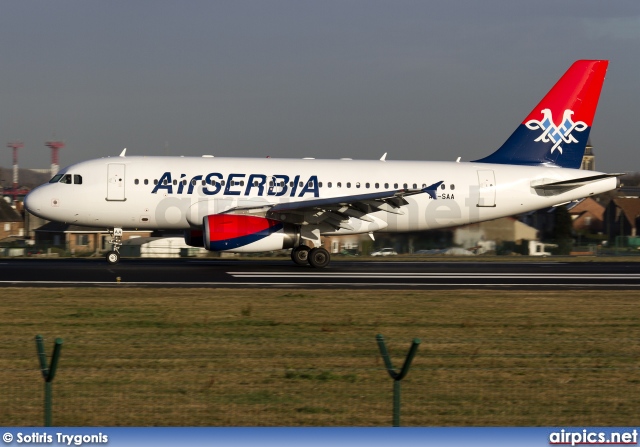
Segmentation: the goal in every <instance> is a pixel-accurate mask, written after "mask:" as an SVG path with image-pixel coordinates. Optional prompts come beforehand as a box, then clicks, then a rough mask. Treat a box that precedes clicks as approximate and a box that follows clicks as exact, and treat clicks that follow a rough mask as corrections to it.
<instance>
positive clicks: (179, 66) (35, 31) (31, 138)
mask: <svg viewBox="0 0 640 447" xmlns="http://www.w3.org/2000/svg"><path fill="white" fill-rule="evenodd" d="M577 59H608V60H610V64H609V70H608V73H607V79H606V81H605V85H604V88H603V91H602V95H601V99H600V104H599V106H598V110H597V113H596V117H595V120H594V125H593V129H592V131H591V142H592V144H593V146H594V152H595V155H596V168H597V170H599V171H606V172H628V171H640V156H639V155H638V154H639V152H640V150H639V149H640V147H639V146H640V145H639V144H638V135H637V133H638V132H637V131H638V127H639V124H640V121H639V117H640V2H639V1H638V0H615V1H602V0H537V1H535V2H523V1H518V2H516V1H509V0H503V1H498V0H482V1H477V0H464V1H458V0H444V1H427V0H422V1H405V0H393V1H376V0H366V1H365V0H316V1H305V0H291V1H284V0H282V1H281V0H273V1H271V0H228V1H213V0H181V1H167V0H153V1H139V0H126V1H125V0H110V1H108V2H107V1H97V0H56V1H51V0H38V1H36V0H22V1H19V2H11V1H6V2H3V4H2V13H1V14H0V143H2V146H3V147H4V148H5V149H4V150H3V151H0V166H3V167H9V166H10V165H11V164H12V156H11V150H10V149H9V148H7V147H6V144H7V143H8V142H10V141H13V140H20V141H23V142H24V148H23V149H21V150H20V155H19V157H20V163H19V164H20V166H21V167H26V168H45V167H48V166H49V165H50V159H51V155H50V150H49V149H47V148H46V147H45V145H44V143H45V142H46V141H49V140H60V141H63V142H64V143H65V145H66V146H65V148H64V149H62V150H61V152H60V165H61V166H67V165H69V164H72V163H76V162H79V161H82V160H87V159H91V158H99V157H104V156H116V155H118V154H119V153H120V152H121V151H122V149H123V148H125V147H126V148H127V155H185V156H187V155H195V156H199V155H203V154H211V155H215V156H243V157H245V156H246V157H265V156H270V157H285V158H301V157H316V158H341V157H350V158H354V159H378V158H380V157H381V156H382V154H383V153H385V152H388V155H387V159H388V160H445V161H446V160H455V159H456V158H457V157H459V156H460V157H462V161H469V160H474V159H477V158H482V157H484V156H486V155H488V154H490V153H491V152H493V151H494V150H495V149H497V148H498V147H499V146H500V145H501V144H502V143H503V142H504V141H505V140H506V139H507V137H508V136H509V135H510V134H511V133H512V132H513V130H515V128H516V127H517V126H518V125H519V124H520V123H521V122H522V120H523V119H524V118H525V117H526V116H527V114H528V113H529V111H530V110H531V109H532V108H533V107H534V106H535V105H536V104H537V103H538V101H539V100H540V99H541V98H542V97H543V96H544V94H545V93H546V92H547V91H548V90H549V89H550V88H551V86H552V85H553V84H554V83H555V82H556V80H557V79H558V78H559V77H560V76H561V75H562V74H563V73H564V72H565V71H566V69H567V68H568V67H569V66H570V65H571V64H572V63H573V62H574V61H575V60H577Z"/></svg>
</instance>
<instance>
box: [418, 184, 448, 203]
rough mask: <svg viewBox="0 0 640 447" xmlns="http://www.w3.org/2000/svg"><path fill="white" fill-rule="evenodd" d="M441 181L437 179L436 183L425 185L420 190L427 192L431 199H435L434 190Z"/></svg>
mask: <svg viewBox="0 0 640 447" xmlns="http://www.w3.org/2000/svg"><path fill="white" fill-rule="evenodd" d="M443 183H444V181H439V182H437V183H434V184H433V185H431V186H427V187H426V188H422V192H426V193H427V194H429V195H430V196H431V198H432V199H437V198H438V196H437V195H436V191H437V190H438V188H439V187H440V185H442V184H443Z"/></svg>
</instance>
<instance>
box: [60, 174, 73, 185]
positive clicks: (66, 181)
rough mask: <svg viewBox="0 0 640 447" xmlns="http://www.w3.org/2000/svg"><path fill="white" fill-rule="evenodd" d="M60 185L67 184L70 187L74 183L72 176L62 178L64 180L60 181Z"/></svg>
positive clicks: (66, 175) (65, 175) (67, 175)
mask: <svg viewBox="0 0 640 447" xmlns="http://www.w3.org/2000/svg"><path fill="white" fill-rule="evenodd" d="M60 183H66V184H68V185H70V184H71V183H73V182H72V181H71V174H64V175H63V176H62V178H61V179H60Z"/></svg>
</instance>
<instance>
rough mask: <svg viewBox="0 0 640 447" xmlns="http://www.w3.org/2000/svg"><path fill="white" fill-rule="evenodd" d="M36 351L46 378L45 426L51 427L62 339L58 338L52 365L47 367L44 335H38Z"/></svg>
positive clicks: (54, 347) (43, 375)
mask: <svg viewBox="0 0 640 447" xmlns="http://www.w3.org/2000/svg"><path fill="white" fill-rule="evenodd" d="M36 349H37V350H38V360H40V370H41V371H42V377H43V378H44V426H45V427H51V407H52V404H53V394H52V393H53V389H52V388H53V384H52V382H53V378H54V377H55V375H56V370H57V369H58V360H59V359H60V350H61V349H62V339H61V338H56V343H55V345H54V346H53V355H52V356H51V365H49V366H47V355H46V354H45V353H44V339H43V338H42V335H36Z"/></svg>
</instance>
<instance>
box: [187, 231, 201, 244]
mask: <svg viewBox="0 0 640 447" xmlns="http://www.w3.org/2000/svg"><path fill="white" fill-rule="evenodd" d="M203 234H204V233H203V232H202V230H194V229H191V230H185V232H184V243H185V244H187V245H189V246H190V247H204V239H203V237H202V235H203Z"/></svg>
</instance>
